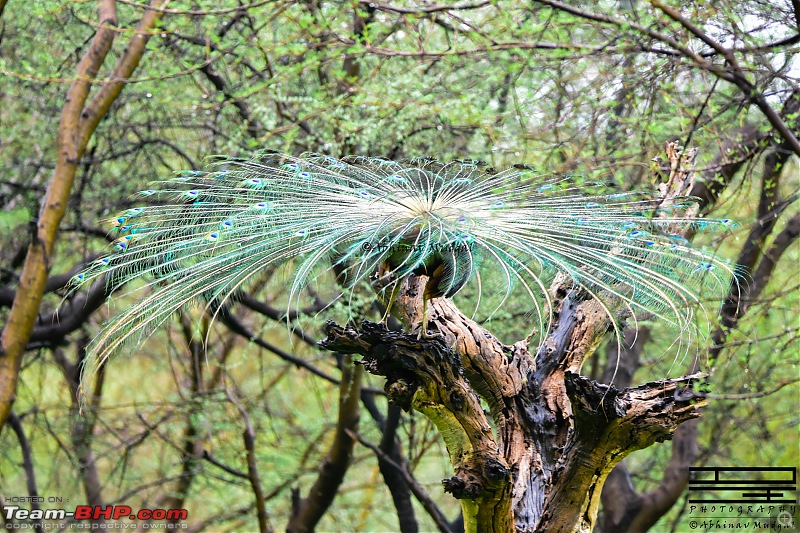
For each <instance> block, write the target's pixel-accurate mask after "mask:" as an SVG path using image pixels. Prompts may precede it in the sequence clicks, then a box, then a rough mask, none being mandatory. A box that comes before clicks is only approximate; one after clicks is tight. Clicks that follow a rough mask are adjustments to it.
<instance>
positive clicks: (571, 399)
mask: <svg viewBox="0 0 800 533" xmlns="http://www.w3.org/2000/svg"><path fill="white" fill-rule="evenodd" d="M693 156H694V154H693V153H691V152H689V153H686V154H683V153H681V152H680V150H678V149H677V147H676V146H674V145H671V146H670V147H669V148H668V157H669V160H670V177H669V180H667V183H665V184H662V187H661V188H660V189H661V193H662V195H663V196H665V197H669V196H673V195H681V194H686V190H688V188H689V187H690V186H691V183H690V181H691V165H692V163H693ZM426 282H427V277H426V276H411V277H410V278H408V279H406V280H404V281H403V285H402V288H401V290H400V293H399V295H398V297H397V301H396V302H395V304H394V306H393V309H392V312H393V314H394V315H395V316H396V317H397V318H399V319H400V321H401V322H402V323H403V324H404V326H405V327H406V328H407V329H408V330H409V331H414V330H415V329H418V328H419V324H420V322H421V317H422V294H423V290H424V288H425V283H426ZM553 295H554V305H553V311H554V319H553V325H552V327H551V330H550V332H549V335H548V336H547V338H546V340H545V342H544V343H543V344H542V345H541V346H539V347H538V349H537V348H536V347H532V346H529V345H528V342H527V341H526V340H523V341H520V342H517V343H516V344H514V345H511V346H508V345H504V344H502V343H501V342H500V341H499V340H498V339H497V338H496V337H495V336H494V335H492V333H491V332H489V331H488V330H486V329H485V328H483V327H482V326H481V325H479V324H477V323H476V322H474V321H472V320H470V319H469V318H467V317H466V316H464V315H463V314H462V313H461V312H460V311H459V310H458V309H457V308H456V307H455V305H453V303H452V302H450V301H449V300H447V299H444V298H438V299H434V300H431V301H430V302H429V304H428V308H429V313H430V322H429V324H428V333H429V338H423V339H417V336H416V335H408V334H405V333H397V332H392V331H389V330H387V329H385V328H384V327H383V326H381V325H378V324H374V323H371V322H364V323H363V324H362V325H361V327H360V328H359V329H356V328H353V327H350V326H348V327H341V326H338V325H336V324H334V323H329V324H328V326H327V328H326V333H327V338H326V339H325V340H324V341H323V342H322V345H323V346H324V347H325V348H328V349H330V350H335V351H338V352H340V353H345V354H359V355H361V356H362V359H361V361H360V362H361V364H363V365H364V366H365V368H366V370H367V371H368V372H370V373H372V374H376V375H380V376H385V377H386V386H385V390H386V392H387V394H388V396H389V398H390V400H391V401H392V402H394V403H396V404H398V405H400V406H401V407H402V408H403V409H412V408H413V409H416V410H418V411H420V412H421V413H423V414H424V415H425V416H427V417H428V418H429V419H431V420H432V421H433V422H434V423H435V424H436V426H437V428H438V429H439V431H440V432H441V434H442V436H443V438H444V441H445V444H446V445H447V449H448V452H449V454H450V459H451V462H452V465H453V471H454V475H453V476H452V477H451V478H449V479H445V480H444V481H443V485H444V489H445V491H447V492H449V493H451V494H453V495H454V496H455V497H456V498H458V499H459V500H460V501H461V503H462V510H463V513H464V523H465V528H466V530H467V531H481V532H490V531H492V532H500V531H513V530H515V529H516V530H517V531H524V532H533V531H548V532H573V531H582V532H583V531H585V532H589V531H591V530H592V528H593V526H594V522H595V520H596V517H597V511H598V506H599V503H600V493H601V489H602V487H603V484H604V482H605V480H606V478H607V477H608V475H609V473H610V472H611V470H612V469H613V468H614V466H615V465H617V464H618V463H619V462H620V461H621V460H622V459H623V458H624V457H625V456H627V455H628V454H629V453H631V452H632V451H635V450H639V449H642V448H645V447H648V446H650V445H651V444H653V443H655V442H660V441H663V440H666V439H669V438H671V436H672V435H673V433H674V432H675V430H676V429H677V428H678V426H679V425H680V424H681V423H683V422H686V421H687V420H691V419H693V418H696V417H698V416H700V411H699V409H700V408H701V407H703V406H704V405H705V404H706V401H705V400H703V399H698V397H697V396H696V395H694V394H688V395H687V394H684V393H683V392H684V390H685V389H686V388H687V387H689V386H690V385H691V384H692V383H693V382H694V381H696V380H698V379H702V377H703V376H702V375H700V374H694V375H690V376H685V377H682V378H679V379H669V380H662V381H657V382H651V383H646V384H644V385H641V386H638V387H630V388H625V389H623V390H618V389H617V388H615V387H613V386H609V385H603V384H600V383H597V382H594V381H592V380H590V379H588V378H585V377H583V376H581V375H580V373H579V372H580V369H581V366H582V365H583V363H584V362H585V361H586V359H587V358H588V357H589V356H590V355H591V354H592V353H593V352H594V351H595V350H596V349H597V346H598V345H599V343H600V341H601V339H602V338H603V336H604V335H605V334H606V333H607V332H609V330H610V329H612V327H611V326H612V323H611V319H610V318H609V317H608V316H607V313H605V312H604V310H603V308H602V306H601V305H600V304H599V302H597V301H596V300H593V299H588V298H586V297H585V295H583V294H582V293H580V292H578V291H576V290H574V289H572V288H571V287H569V286H568V285H566V284H562V285H558V286H555V287H554V289H553ZM481 399H483V400H484V401H485V402H486V405H488V406H489V412H485V411H484V409H483V408H482V406H481Z"/></svg>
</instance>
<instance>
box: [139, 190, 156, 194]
mask: <svg viewBox="0 0 800 533" xmlns="http://www.w3.org/2000/svg"><path fill="white" fill-rule="evenodd" d="M155 193H156V191H154V190H153V189H147V190H146V191H139V196H153V195H154V194H155Z"/></svg>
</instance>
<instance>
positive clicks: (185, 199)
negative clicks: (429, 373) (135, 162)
mask: <svg viewBox="0 0 800 533" xmlns="http://www.w3.org/2000/svg"><path fill="white" fill-rule="evenodd" d="M139 196H140V197H142V198H144V199H146V200H147V201H148V205H143V206H140V207H134V208H131V209H127V210H126V211H124V212H122V213H120V214H119V215H118V216H116V217H114V218H113V219H111V220H110V221H109V224H110V226H111V228H112V231H113V232H115V234H116V239H115V240H114V242H113V244H112V248H113V250H112V252H111V253H109V254H108V255H107V256H105V257H103V258H101V259H98V260H97V261H95V262H94V263H92V264H91V265H90V266H89V267H88V268H87V269H86V270H85V271H84V272H82V273H81V274H78V275H77V276H75V278H73V286H74V287H78V286H81V285H84V284H87V283H90V282H92V281H93V280H96V279H98V278H101V277H105V283H107V284H108V285H109V288H110V289H116V288H118V287H120V286H122V285H124V284H126V283H128V282H129V281H131V280H133V279H135V278H143V279H146V280H147V281H146V285H147V287H149V292H148V291H145V293H144V295H143V296H142V297H141V298H140V299H139V300H138V301H137V302H136V303H135V304H133V305H132V306H130V307H129V308H127V309H125V310H124V311H123V312H122V313H121V314H120V315H119V316H117V317H116V318H115V319H113V320H111V321H110V322H109V324H108V325H107V326H106V327H105V329H104V330H103V331H102V332H101V333H100V335H98V337H97V338H96V339H95V341H94V344H93V348H92V349H93V353H94V354H95V355H96V357H97V358H98V360H100V361H102V360H104V359H105V358H107V357H108V356H109V355H110V354H111V353H113V352H114V351H115V350H117V349H118V348H119V347H120V346H121V345H122V344H123V343H125V342H127V341H133V342H138V341H140V340H141V339H142V338H144V337H145V336H147V335H149V334H150V333H151V332H152V331H153V329H154V328H157V327H158V326H159V325H161V324H162V323H164V322H165V321H166V320H168V319H169V317H170V315H171V314H172V313H173V312H175V311H176V310H178V309H180V308H182V307H183V306H185V305H187V304H190V303H192V302H196V301H200V302H203V304H204V305H206V306H207V308H208V309H209V310H210V311H211V312H212V313H215V312H217V310H218V309H219V308H220V306H222V305H224V304H225V303H226V302H229V301H230V298H231V295H233V294H234V293H235V292H236V291H237V290H239V289H241V288H242V287H243V286H245V285H246V284H247V283H248V281H251V280H252V279H253V277H254V276H256V275H257V274H258V273H259V272H263V271H264V269H265V268H267V267H270V266H276V265H282V264H284V265H289V271H290V272H291V282H290V287H289V291H288V292H289V295H290V297H289V303H288V307H289V308H292V307H295V306H296V305H297V304H298V298H299V295H300V293H301V291H302V289H303V288H304V287H305V285H306V284H307V283H309V282H310V281H312V280H314V279H316V278H317V277H318V276H320V275H321V274H323V273H325V272H328V271H330V270H331V269H336V271H337V272H339V273H340V281H341V283H342V284H343V286H344V287H345V290H344V291H343V293H342V296H341V297H342V298H345V299H349V298H351V297H352V294H353V291H354V290H355V288H356V287H358V286H359V285H360V284H362V283H363V282H367V281H373V282H375V278H376V276H377V277H379V278H380V280H379V281H381V283H377V284H376V285H377V286H379V287H380V290H382V291H391V290H393V289H394V288H395V287H397V286H398V284H399V283H401V282H402V280H403V279H404V278H405V277H407V276H409V275H411V274H412V273H417V274H420V273H424V274H426V275H428V276H430V281H429V282H428V286H427V287H426V295H425V296H426V297H427V298H436V297H441V296H445V297H450V296H454V295H456V294H457V293H458V292H459V291H460V290H461V289H462V288H463V287H464V286H465V285H466V284H468V283H475V286H476V288H477V290H476V291H475V293H476V294H477V295H478V296H477V298H478V301H480V298H481V294H482V293H483V292H484V291H488V290H492V291H493V292H495V293H497V294H495V296H494V298H493V301H494V302H495V304H494V305H493V307H494V309H497V308H500V307H502V306H503V304H504V303H505V302H506V301H507V300H508V298H510V297H511V296H512V295H514V294H515V293H520V294H523V295H525V296H527V297H529V298H530V301H531V302H532V308H533V309H534V312H535V315H536V316H537V317H538V319H537V321H538V325H539V327H540V329H541V328H546V326H547V321H548V320H549V311H548V309H549V307H548V301H549V300H548V299H549V295H548V287H549V285H550V283H551V282H552V280H553V279H554V278H555V276H557V275H559V274H560V275H561V276H564V277H565V279H567V280H570V281H571V282H572V283H573V284H575V285H576V286H577V287H579V288H581V289H583V290H585V291H586V292H587V293H589V294H591V295H594V296H597V297H598V298H599V299H600V300H601V301H603V302H612V301H613V302H616V303H617V304H621V305H625V306H627V307H629V308H630V310H631V311H632V312H633V313H636V312H646V313H649V314H652V315H655V316H657V317H660V318H662V319H664V320H666V321H668V322H670V323H671V324H673V325H674V326H675V327H676V328H677V329H678V330H679V331H680V332H681V335H682V336H684V335H690V334H691V333H692V330H693V328H694V325H693V316H694V313H695V310H696V309H697V308H698V304H700V295H701V294H702V293H703V291H705V290H713V291H716V292H721V291H723V290H726V289H727V288H728V285H729V280H730V278H731V276H732V274H733V272H732V270H731V268H730V267H729V266H728V265H727V264H726V263H725V262H724V261H723V260H721V259H719V258H718V257H716V256H715V255H714V254H713V253H712V252H710V251H708V250H704V249H697V248H693V247H692V246H690V244H689V242H687V241H686V240H685V239H684V238H683V237H681V236H680V235H681V234H682V233H683V231H684V230H686V229H687V226H688V225H692V226H693V227H694V228H710V227H717V228H725V227H730V226H731V224H732V223H731V222H730V221H729V220H704V219H700V220H695V221H689V220H685V219H684V218H682V217H681V216H680V212H681V211H682V210H685V209H688V208H690V207H691V206H692V205H693V203H692V202H691V200H690V199H687V198H680V199H677V200H670V201H662V200H658V199H652V198H648V197H646V196H645V195H643V194H641V193H635V192H622V193H620V192H615V193H612V194H609V192H608V189H607V188H606V187H605V185H604V184H600V183H588V182H585V181H581V180H579V179H576V178H574V177H551V178H543V177H540V176H538V175H537V174H536V173H535V172H532V171H530V170H527V169H523V168H513V169H509V170H505V171H501V172H497V171H495V170H493V169H490V168H487V167H486V166H485V165H482V164H480V163H478V162H475V161H458V162H452V163H440V162H437V161H435V160H430V159H414V160H411V161H408V162H403V163H398V162H394V161H389V160H385V159H380V158H366V157H352V158H348V159H344V160H338V159H335V158H331V157H325V156H320V155H314V154H307V155H303V156H300V157H292V156H288V155H283V154H260V155H258V156H255V157H253V158H251V159H225V158H221V159H219V160H217V161H216V162H215V163H214V164H213V165H212V166H211V167H210V168H209V170H207V171H202V172H201V171H182V172H180V173H178V175H177V176H176V177H175V178H173V179H170V180H168V181H163V182H157V183H156V184H154V185H153V188H152V189H149V190H145V191H142V192H141V193H139ZM390 300H391V299H390ZM497 302H499V303H497ZM390 305H391V302H390ZM609 308H610V307H607V309H609ZM700 308H702V306H700ZM608 312H609V313H610V311H608ZM490 314H491V313H490Z"/></svg>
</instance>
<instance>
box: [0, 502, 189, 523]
mask: <svg viewBox="0 0 800 533" xmlns="http://www.w3.org/2000/svg"><path fill="white" fill-rule="evenodd" d="M3 511H4V513H3V514H4V515H5V517H6V526H5V527H6V529H33V528H39V527H41V526H40V524H42V522H43V521H45V520H46V521H50V522H53V521H69V522H74V523H65V522H61V523H58V524H44V529H64V528H67V527H70V528H76V529H137V528H139V527H141V528H142V529H177V528H186V527H187V525H186V523H185V522H184V523H180V522H182V521H185V520H186V519H187V518H188V517H189V512H188V511H187V510H186V509H139V510H138V511H134V510H133V509H131V508H130V507H128V506H127V505H79V506H77V507H76V508H75V510H74V511H67V510H66V509H31V510H28V509H21V508H20V507H19V506H16V505H6V506H4V507H3ZM125 519H128V520H143V521H145V522H143V523H142V524H136V523H133V524H124V523H116V524H114V523H108V524H107V523H104V522H98V521H100V520H110V521H121V520H125ZM84 520H85V521H92V522H91V523H80V522H81V521H84ZM151 521H155V522H161V521H163V522H164V523H151ZM167 522H168V523H167Z"/></svg>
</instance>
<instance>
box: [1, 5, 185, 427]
mask: <svg viewBox="0 0 800 533" xmlns="http://www.w3.org/2000/svg"><path fill="white" fill-rule="evenodd" d="M168 3H169V0H153V2H152V6H153V7H156V8H161V7H164V6H166V5H167V4H168ZM162 14H163V11H159V10H147V11H146V12H145V14H144V15H143V16H142V19H141V20H140V22H139V25H138V26H137V28H136V33H135V34H134V35H133V36H132V37H131V40H130V42H129V43H128V46H127V48H126V49H125V52H124V53H123V54H122V56H121V57H120V59H119V61H118V62H117V65H116V67H115V68H114V71H113V73H112V75H111V79H110V81H108V82H107V83H105V84H104V85H103V86H102V87H101V88H100V90H98V91H97V94H95V96H94V98H93V99H92V101H91V102H90V103H89V104H88V105H86V106H84V104H85V103H86V100H87V98H88V96H89V90H90V89H91V85H92V81H93V80H94V79H95V76H97V73H98V71H99V69H100V67H101V66H102V64H103V62H104V61H105V58H106V56H107V55H108V52H109V50H110V49H111V45H112V44H113V41H114V37H115V36H116V32H117V30H116V28H115V26H116V25H117V8H116V2H115V1H114V0H101V1H100V6H99V9H98V15H99V16H98V18H99V25H98V29H97V33H96V34H95V36H94V38H93V39H92V42H91V44H90V45H89V48H88V50H87V51H86V54H84V56H83V58H82V59H81V61H80V63H79V64H78V69H77V78H76V80H75V82H74V83H73V84H72V86H71V87H70V89H69V92H68V93H67V97H66V102H65V104H64V108H63V110H62V113H61V123H60V125H59V128H58V141H57V146H58V155H57V160H56V167H55V170H54V171H53V177H52V178H51V179H50V184H49V185H48V187H47V192H46V193H45V198H44V201H43V202H42V207H41V210H40V211H39V218H38V222H37V226H36V235H34V238H33V242H32V243H31V244H30V246H29V247H28V253H27V255H26V257H25V264H24V266H23V268H22V274H21V275H20V280H19V287H18V289H17V291H16V294H15V297H14V302H13V304H12V306H11V311H10V312H9V315H8V320H7V322H6V326H5V328H4V329H3V334H2V345H0V427H2V426H3V424H4V423H5V421H6V419H7V418H8V416H9V413H10V412H11V407H12V405H13V403H14V399H15V395H16V390H17V380H18V378H19V369H20V365H21V363H22V354H23V353H24V352H25V347H26V345H27V343H28V340H29V339H30V336H31V333H32V331H33V328H34V325H35V324H36V317H37V315H38V313H39V305H40V304H41V302H42V297H43V294H44V290H45V285H46V283H47V276H48V272H49V271H50V261H51V258H52V256H53V249H54V245H55V241H56V236H57V234H58V226H59V224H60V223H61V219H62V218H64V213H65V211H66V208H67V201H68V200H69V195H70V192H71V191H72V183H73V181H74V180H75V173H76V170H77V167H78V163H79V161H80V158H81V156H82V155H83V153H84V151H85V150H86V145H87V144H88V142H89V139H90V138H91V136H92V134H93V133H94V131H95V128H96V127H97V125H98V123H99V122H100V120H101V119H102V118H103V117H104V116H105V115H106V113H107V112H108V110H109V108H110V107H111V104H112V103H113V101H114V100H115V99H116V98H117V96H119V93H120V92H121V91H122V88H123V86H124V85H125V82H126V81H127V78H128V77H129V76H130V75H131V74H132V73H133V71H134V70H135V69H136V67H137V66H138V64H139V60H140V59H141V57H142V55H143V54H144V50H145V46H146V45H147V41H148V40H149V39H150V31H151V30H152V28H153V27H154V25H155V23H156V21H157V20H158V19H159V18H160V17H161V16H162Z"/></svg>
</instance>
